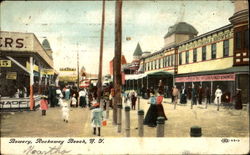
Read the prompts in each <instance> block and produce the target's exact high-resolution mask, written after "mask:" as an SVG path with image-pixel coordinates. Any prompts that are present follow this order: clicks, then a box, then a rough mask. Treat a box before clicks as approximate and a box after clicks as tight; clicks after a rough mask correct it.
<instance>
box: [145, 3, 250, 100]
mask: <svg viewBox="0 0 250 155" xmlns="http://www.w3.org/2000/svg"><path fill="white" fill-rule="evenodd" d="M233 2H234V4H235V13H234V14H233V16H232V17H230V18H229V21H230V22H231V24H228V25H225V26H223V27H220V28H218V29H215V30H212V31H210V32H207V33H205V34H202V35H198V36H197V34H198V32H197V31H196V29H195V28H194V26H192V25H190V24H188V23H185V22H179V23H177V24H175V25H173V26H171V27H170V28H169V32H168V33H167V34H166V35H165V36H164V40H165V47H164V48H163V49H161V50H160V51H158V52H155V53H152V54H150V55H148V56H145V57H142V58H141V59H140V65H141V66H143V68H144V74H145V75H147V76H148V75H156V74H158V73H164V74H162V75H163V76H161V77H160V78H152V80H149V82H148V83H147V87H153V88H154V89H157V86H158V83H159V82H158V81H159V80H162V81H163V83H164V85H165V86H168V87H172V86H173V85H177V87H178V88H181V86H185V87H186V88H191V87H192V86H193V85H194V86H195V87H198V86H199V85H201V86H202V87H203V88H205V87H209V88H210V90H211V94H212V95H213V94H214V92H215V89H216V87H217V86H219V87H220V88H221V89H222V91H223V93H227V94H230V96H231V97H232V96H233V95H234V94H235V91H236V89H237V88H238V89H241V90H242V99H243V102H244V103H248V102H249V99H248V96H249V83H248V81H249V66H248V65H249V39H248V38H249V30H248V5H246V4H248V3H247V1H233Z"/></svg>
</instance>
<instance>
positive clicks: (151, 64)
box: [150, 61, 153, 70]
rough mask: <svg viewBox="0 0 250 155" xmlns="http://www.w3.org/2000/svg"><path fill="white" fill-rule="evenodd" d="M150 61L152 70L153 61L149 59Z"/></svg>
mask: <svg viewBox="0 0 250 155" xmlns="http://www.w3.org/2000/svg"><path fill="white" fill-rule="evenodd" d="M150 63H151V70H153V61H151V62H150Z"/></svg>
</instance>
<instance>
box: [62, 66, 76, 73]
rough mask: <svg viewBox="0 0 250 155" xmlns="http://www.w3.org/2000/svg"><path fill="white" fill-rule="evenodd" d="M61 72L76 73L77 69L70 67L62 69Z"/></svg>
mask: <svg viewBox="0 0 250 155" xmlns="http://www.w3.org/2000/svg"><path fill="white" fill-rule="evenodd" d="M59 70H60V71H62V72H75V71H76V69H75V68H69V67H66V68H60V69H59Z"/></svg>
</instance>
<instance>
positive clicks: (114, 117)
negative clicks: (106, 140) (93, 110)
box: [111, 97, 117, 125]
mask: <svg viewBox="0 0 250 155" xmlns="http://www.w3.org/2000/svg"><path fill="white" fill-rule="evenodd" d="M114 100H115V99H114V97H112V100H111V101H112V105H113V125H116V124H117V104H114Z"/></svg>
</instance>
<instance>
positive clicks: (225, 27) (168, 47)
mask: <svg viewBox="0 0 250 155" xmlns="http://www.w3.org/2000/svg"><path fill="white" fill-rule="evenodd" d="M232 27H233V24H228V25H225V26H223V27H220V28H217V29H215V30H212V31H209V32H206V33H203V34H201V35H199V36H196V37H194V38H193V39H190V40H187V41H184V42H181V43H179V44H176V45H171V46H167V47H163V48H162V49H161V50H159V51H157V52H154V53H151V54H149V55H147V56H145V57H143V58H141V59H146V58H149V57H151V56H154V55H156V54H159V53H161V52H163V51H165V50H167V49H171V48H175V47H178V46H181V45H183V44H186V43H189V42H192V41H195V40H198V39H200V38H203V37H205V36H208V35H211V34H213V33H216V32H219V31H221V30H224V29H228V28H232Z"/></svg>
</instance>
